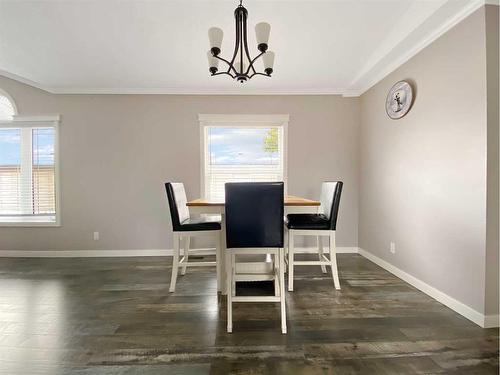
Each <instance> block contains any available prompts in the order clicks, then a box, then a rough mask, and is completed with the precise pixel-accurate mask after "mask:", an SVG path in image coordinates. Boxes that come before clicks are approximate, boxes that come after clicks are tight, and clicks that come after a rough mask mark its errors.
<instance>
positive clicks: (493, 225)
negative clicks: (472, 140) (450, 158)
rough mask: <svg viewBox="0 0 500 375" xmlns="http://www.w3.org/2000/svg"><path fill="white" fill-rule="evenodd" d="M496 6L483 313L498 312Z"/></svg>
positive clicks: (489, 23) (491, 13)
mask: <svg viewBox="0 0 500 375" xmlns="http://www.w3.org/2000/svg"><path fill="white" fill-rule="evenodd" d="M498 11H499V7H498V6H493V5H487V6H486V58H487V60H486V69H487V78H488V79H487V95H488V99H487V100H488V101H487V106H488V107H487V110H488V111H487V121H488V145H487V148H488V154H487V155H488V164H487V167H488V180H487V198H486V199H487V209H486V218H487V227H486V297H485V301H486V308H485V310H486V314H498V310H499V309H498V304H499V298H498V297H499V295H498V294H499V290H498V288H499V275H498V265H499V254H498V253H499V249H498V247H499V241H498V227H499V221H498V203H499V202H498V199H499V194H500V191H499V185H498V172H499V164H498V142H499V139H498V137H499V116H498V103H499V96H498V81H499V76H498V73H499V71H498V58H499V56H498V53H499V50H498V46H499V38H498V37H499V35H498V33H499V29H498V21H499V17H498Z"/></svg>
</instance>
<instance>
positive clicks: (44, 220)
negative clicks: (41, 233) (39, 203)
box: [0, 216, 61, 227]
mask: <svg viewBox="0 0 500 375" xmlns="http://www.w3.org/2000/svg"><path fill="white" fill-rule="evenodd" d="M60 226H61V223H60V222H59V220H58V219H57V218H56V217H55V216H42V217H23V216H4V217H0V227H60Z"/></svg>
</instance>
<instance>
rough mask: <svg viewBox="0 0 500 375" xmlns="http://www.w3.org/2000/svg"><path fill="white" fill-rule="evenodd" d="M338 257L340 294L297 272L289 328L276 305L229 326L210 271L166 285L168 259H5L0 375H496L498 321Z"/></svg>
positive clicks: (238, 310) (326, 279)
mask: <svg viewBox="0 0 500 375" xmlns="http://www.w3.org/2000/svg"><path fill="white" fill-rule="evenodd" d="M338 259H339V268H340V278H341V284H342V290H340V291H336V290H335V289H334V288H333V282H332V279H331V276H330V275H329V274H328V275H323V274H322V273H321V270H320V267H319V266H318V267H307V268H306V267H297V268H296V279H295V280H296V282H295V291H294V292H292V293H287V309H288V310H287V316H288V335H282V334H281V333H280V321H279V316H280V314H279V306H278V305H273V304H237V305H235V309H234V333H232V334H227V333H226V331H225V323H226V309H225V303H224V301H223V299H221V298H220V297H218V296H217V293H216V280H215V269H214V268H192V269H188V273H187V275H186V276H180V277H179V279H178V283H177V290H176V292H175V293H174V294H170V293H169V292H168V286H169V277H170V271H171V269H170V265H171V260H170V259H169V258H152V257H148V258H146V257H144V258H87V259H75V258H73V259H68V258H66V259H64V258H52V259H47V258H45V259H27V258H3V259H0V374H7V375H17V374H22V375H30V374H51V375H52V374H54V375H59V374H68V375H101V374H111V375H125V374H127V375H130V374H142V375H153V374H155V375H156V374H176V375H180V374H195V375H197V374H229V373H231V374H341V375H343V374H397V375H400V374H468V375H469V374H470V375H474V374H498V372H499V361H498V356H499V332H498V329H482V328H480V327H478V326H476V325H475V324H474V323H471V322H470V321H468V320H467V319H465V318H463V317H461V316H460V315H458V314H456V313H454V312H453V311H452V310H450V309H448V308H446V307H445V306H443V305H441V304H440V303H438V302H436V301H435V300H433V299H432V298H430V297H428V296H427V295H425V294H423V293H421V292H420V291H418V290H417V289H415V288H413V287H411V286H410V285H408V284H406V283H405V282H403V281H401V280H400V279H398V278H396V277H395V276H393V275H391V274H390V273H388V272H386V271H385V270H383V269H381V268H380V267H378V266H376V265H375V264H373V263H371V262H370V261H368V260H366V259H364V258H363V257H361V256H359V255H356V254H340V255H339V256H338ZM242 288H243V289H241V292H242V293H245V288H252V286H245V285H244V286H242ZM246 292H248V290H247V291H246ZM264 292H265V291H264Z"/></svg>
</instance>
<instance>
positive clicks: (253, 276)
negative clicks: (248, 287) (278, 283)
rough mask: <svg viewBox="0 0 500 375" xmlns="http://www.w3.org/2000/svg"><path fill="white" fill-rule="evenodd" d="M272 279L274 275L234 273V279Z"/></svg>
mask: <svg viewBox="0 0 500 375" xmlns="http://www.w3.org/2000/svg"><path fill="white" fill-rule="evenodd" d="M274 279H275V276H274V275H269V274H258V273H245V274H236V275H234V280H235V281H269V280H274Z"/></svg>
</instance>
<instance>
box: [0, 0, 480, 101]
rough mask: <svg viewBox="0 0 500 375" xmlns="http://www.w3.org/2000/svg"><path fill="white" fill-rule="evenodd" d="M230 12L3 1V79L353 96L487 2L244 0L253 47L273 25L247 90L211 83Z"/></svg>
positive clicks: (204, 6)
mask: <svg viewBox="0 0 500 375" xmlns="http://www.w3.org/2000/svg"><path fill="white" fill-rule="evenodd" d="M237 3H238V2H237V1H229V0H190V1H187V0H158V1H154V0H142V1H138V0H137V1H118V0H98V1H89V0H87V1H86V0H80V1H75V0H68V1H63V0H59V1H55V0H53V1H43V0H42V1H40V0H39V1H9V0H0V74H2V75H5V76H7V77H10V78H14V79H17V80H19V81H22V82H25V83H28V84H31V85H33V86H36V87H39V88H42V89H44V90H47V91H49V92H53V93H169V94H170V93H172V94H343V95H346V96H356V95H360V94H361V93H363V92H364V91H366V90H367V89H368V88H370V87H371V86H372V85H373V84H375V83H376V82H378V81H379V80H380V79H382V78H383V77H384V76H385V75H387V74H388V73H390V72H391V71H393V70H394V69H395V68H397V67H398V66H399V65H401V64H402V63H403V62H405V61H406V60H407V59H408V58H410V57H411V56H413V55H414V54H415V53H417V52H418V51H420V50H421V49H422V48H423V47H425V46H426V45H428V44H429V43H430V42H432V41H433V40H435V39H436V38H437V37H438V36H440V35H441V34H442V33H444V32H445V31H447V30H448V29H449V28H451V27H452V26H453V25H455V24H456V23H457V22H459V21H460V20H462V19H463V18H465V17H466V16H467V15H469V14H470V13H471V12H473V11H474V10H475V9H477V8H479V7H480V6H481V5H482V4H484V0H338V1H335V0H331V1H328V0H274V1H271V0H245V1H244V5H245V7H246V8H247V9H248V12H249V44H250V46H251V47H253V46H255V44H256V43H255V36H254V32H253V27H254V25H255V24H256V23H258V22H262V21H267V22H269V23H270V24H271V37H270V41H269V45H270V50H273V51H274V52H275V53H276V61H275V67H274V71H275V73H274V75H273V77H272V78H267V77H255V78H254V79H252V80H251V81H249V82H247V83H246V84H243V85H242V84H240V83H238V82H236V81H232V80H230V79H228V77H226V76H219V77H210V76H209V73H208V65H207V59H206V52H207V51H208V49H209V46H208V36H207V30H208V29H209V28H210V27H212V26H218V27H221V28H222V29H223V30H224V42H223V45H222V55H223V56H228V55H229V53H230V52H231V51H232V49H233V48H234V44H232V43H234V18H233V10H234V8H235V7H236V5H237ZM255 53H256V48H253V50H252V51H251V54H255ZM402 78H404V77H402Z"/></svg>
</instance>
